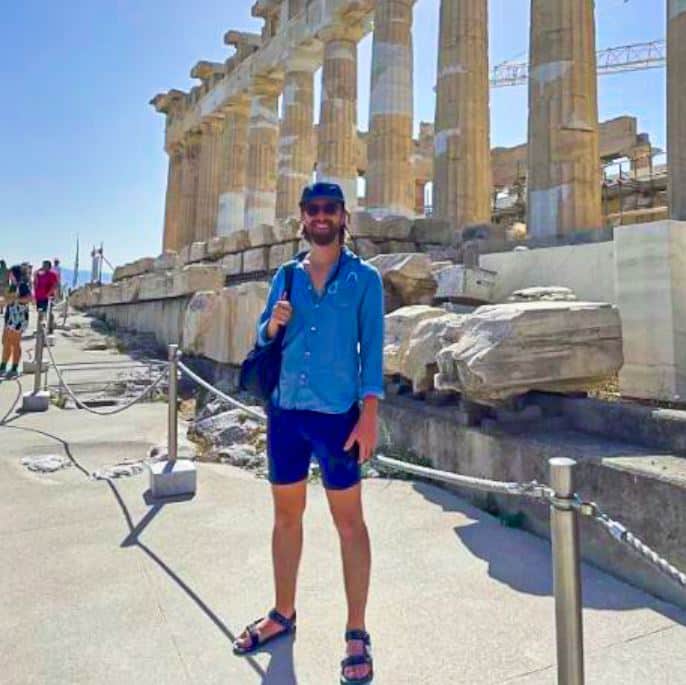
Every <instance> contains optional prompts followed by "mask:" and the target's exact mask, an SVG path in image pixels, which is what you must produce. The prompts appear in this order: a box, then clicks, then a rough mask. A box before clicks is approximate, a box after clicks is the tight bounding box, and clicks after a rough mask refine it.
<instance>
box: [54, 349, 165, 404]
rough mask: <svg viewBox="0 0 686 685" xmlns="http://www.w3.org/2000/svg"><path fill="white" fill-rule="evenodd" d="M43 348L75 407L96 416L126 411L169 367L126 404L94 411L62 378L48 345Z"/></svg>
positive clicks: (158, 383) (147, 393) (159, 382)
mask: <svg viewBox="0 0 686 685" xmlns="http://www.w3.org/2000/svg"><path fill="white" fill-rule="evenodd" d="M45 349H47V351H48V355H49V357H50V362H51V365H52V367H53V368H54V369H55V373H56V374H57V378H58V379H59V381H60V384H61V385H62V387H63V388H64V389H65V391H66V393H67V394H68V395H69V397H71V399H72V400H73V401H74V403H75V404H76V406H77V407H80V408H81V409H85V410H86V411H87V412H90V413H91V414H95V415H96V416H112V415H114V414H119V413H121V412H123V411H126V410H127V409H130V408H131V407H133V405H134V404H137V403H138V402H140V401H141V400H143V398H145V397H146V396H147V395H149V394H150V393H151V392H152V391H153V390H155V388H157V387H158V386H159V385H160V384H161V383H162V381H163V380H165V379H166V378H167V376H168V375H169V369H168V368H166V369H165V370H164V371H163V372H162V374H161V375H160V376H159V377H158V378H157V379H156V380H155V381H153V382H152V383H151V384H150V385H149V386H148V387H147V388H145V389H144V390H143V392H141V393H139V394H138V395H137V396H136V397H134V398H133V399H132V400H131V401H130V402H127V403H126V404H124V405H122V406H121V407H117V408H116V409H113V410H111V411H95V410H94V409H92V408H91V407H89V406H88V405H86V404H84V403H83V402H82V401H81V400H80V399H79V398H78V397H77V396H76V395H75V394H74V392H73V391H72V389H71V388H70V387H69V385H68V384H67V382H66V381H65V380H64V377H63V376H62V372H61V370H60V368H59V366H58V365H57V362H56V361H55V357H54V356H53V354H52V350H51V349H50V347H48V346H46V348H45Z"/></svg>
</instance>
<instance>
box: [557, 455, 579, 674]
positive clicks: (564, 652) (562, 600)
mask: <svg viewBox="0 0 686 685" xmlns="http://www.w3.org/2000/svg"><path fill="white" fill-rule="evenodd" d="M549 465H550V484H551V486H552V489H553V490H554V493H555V494H554V497H552V498H551V506H550V532H551V540H552V548H553V583H554V589H555V624H556V634H557V682H558V685H583V683H584V641H583V623H582V615H581V608H582V607H581V563H580V555H579V524H578V518H577V517H578V513H577V511H576V510H575V509H574V508H573V502H575V500H576V498H575V494H574V467H575V466H576V462H575V461H574V460H573V459H566V458H556V459H551V460H550V461H549Z"/></svg>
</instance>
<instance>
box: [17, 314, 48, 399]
mask: <svg viewBox="0 0 686 685" xmlns="http://www.w3.org/2000/svg"><path fill="white" fill-rule="evenodd" d="M44 351H45V314H44V312H38V326H37V328H36V349H35V354H34V363H35V365H36V368H35V370H34V374H33V391H32V392H26V393H24V395H23V397H22V405H21V410H22V411H23V412H36V411H47V410H48V408H49V407H50V393H49V392H48V391H45V390H41V378H42V376H43V353H44Z"/></svg>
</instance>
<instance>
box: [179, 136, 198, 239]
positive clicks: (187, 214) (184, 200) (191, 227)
mask: <svg viewBox="0 0 686 685" xmlns="http://www.w3.org/2000/svg"><path fill="white" fill-rule="evenodd" d="M200 137H201V136H200V133H199V132H197V131H194V132H191V133H189V134H187V135H186V137H185V140H184V146H183V148H184V156H183V167H182V172H181V237H180V240H179V248H181V247H183V246H184V245H189V244H190V243H192V242H193V241H194V240H195V234H196V217H197V211H198V176H199V173H198V171H199V161H200Z"/></svg>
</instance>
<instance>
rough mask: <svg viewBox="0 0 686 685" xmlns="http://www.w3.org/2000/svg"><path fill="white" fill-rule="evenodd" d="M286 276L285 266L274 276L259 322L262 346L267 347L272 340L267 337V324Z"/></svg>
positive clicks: (258, 340) (258, 342)
mask: <svg viewBox="0 0 686 685" xmlns="http://www.w3.org/2000/svg"><path fill="white" fill-rule="evenodd" d="M285 278H286V277H285V275H284V271H283V268H281V269H279V270H278V271H277V272H276V273H275V274H274V278H273V279H272V284H271V288H270V289H269V295H268V296H267V304H266V305H265V307H264V311H263V312H262V314H261V316H260V318H259V320H258V322H257V344H258V345H259V346H260V347H265V346H266V345H269V344H270V343H271V342H272V341H271V340H270V339H269V338H268V337H267V326H269V319H271V317H272V310H273V309H274V305H275V304H276V303H277V302H278V301H279V297H280V296H281V293H282V292H283V289H284V286H285V285H286V281H285Z"/></svg>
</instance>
